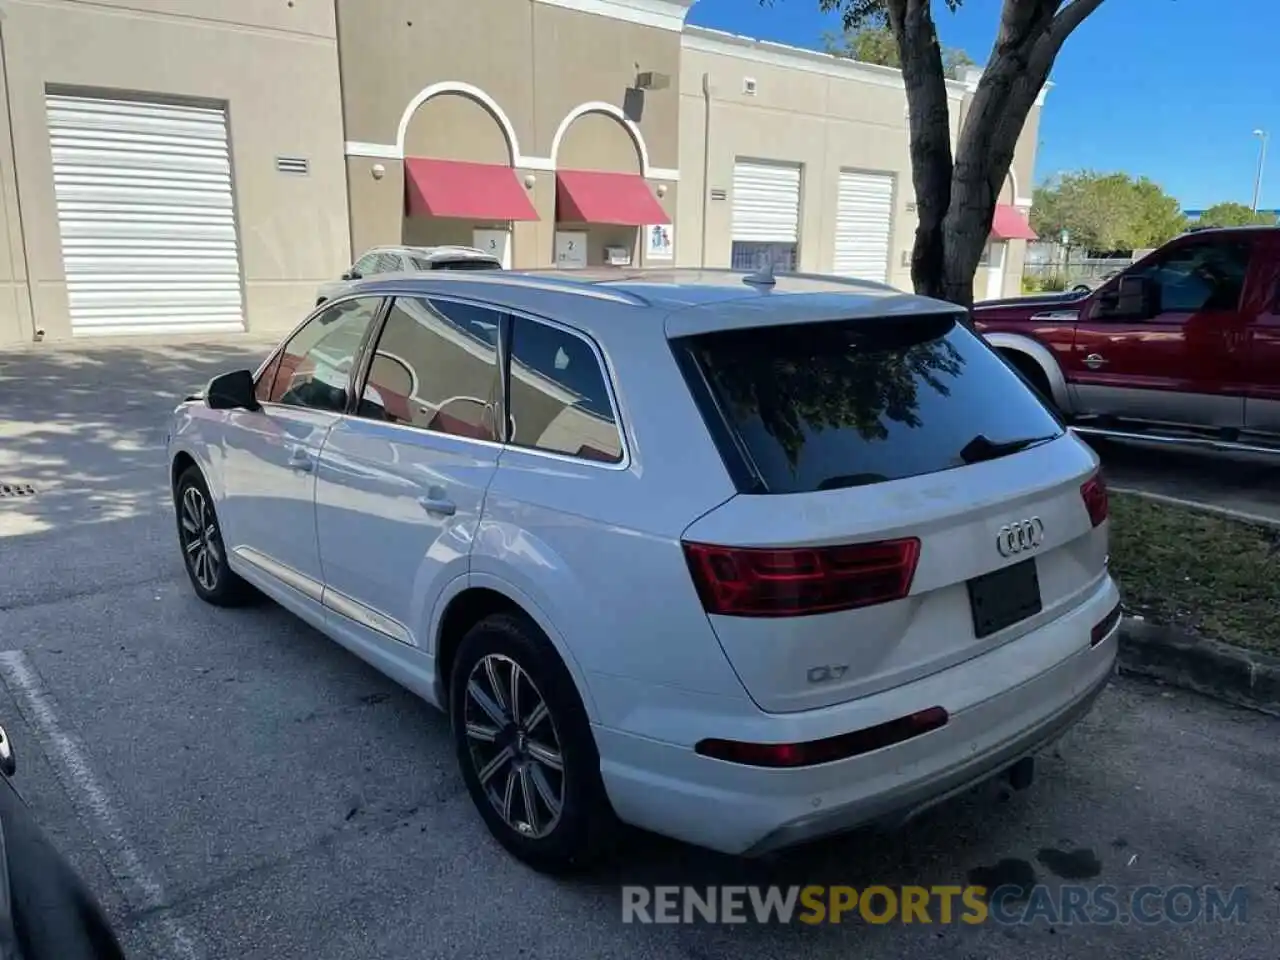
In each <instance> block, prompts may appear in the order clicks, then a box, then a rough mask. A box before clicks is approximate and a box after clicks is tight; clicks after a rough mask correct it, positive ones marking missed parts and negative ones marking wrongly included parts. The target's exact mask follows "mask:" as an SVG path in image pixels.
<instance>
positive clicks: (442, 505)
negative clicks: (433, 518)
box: [418, 495, 458, 517]
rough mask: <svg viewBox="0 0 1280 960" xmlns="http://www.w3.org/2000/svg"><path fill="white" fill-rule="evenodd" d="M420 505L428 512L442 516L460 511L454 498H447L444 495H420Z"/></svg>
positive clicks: (449, 515) (450, 515)
mask: <svg viewBox="0 0 1280 960" xmlns="http://www.w3.org/2000/svg"><path fill="white" fill-rule="evenodd" d="M418 506H420V507H422V509H423V510H425V511H427V513H433V514H436V515H437V516H441V517H452V516H453V515H454V514H455V513H457V512H458V505H457V504H456V503H454V502H453V501H452V500H446V499H445V498H444V496H443V495H441V496H439V497H433V496H426V497H419V498H418Z"/></svg>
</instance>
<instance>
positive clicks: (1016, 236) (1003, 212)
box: [991, 203, 1040, 240]
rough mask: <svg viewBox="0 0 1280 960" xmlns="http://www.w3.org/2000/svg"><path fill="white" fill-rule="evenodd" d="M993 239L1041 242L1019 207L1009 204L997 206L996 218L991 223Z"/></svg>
mask: <svg viewBox="0 0 1280 960" xmlns="http://www.w3.org/2000/svg"><path fill="white" fill-rule="evenodd" d="M991 237H992V239H995V240H1039V239H1040V238H1039V237H1037V236H1036V232H1035V231H1034V230H1032V229H1031V224H1029V223H1027V218H1026V217H1024V216H1023V215H1022V213H1021V211H1019V210H1018V208H1017V207H1013V206H1010V205H1009V204H1007V203H997V204H996V216H995V219H994V220H992V221H991Z"/></svg>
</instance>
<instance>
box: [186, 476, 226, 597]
mask: <svg viewBox="0 0 1280 960" xmlns="http://www.w3.org/2000/svg"><path fill="white" fill-rule="evenodd" d="M181 524H182V552H183V554H184V555H185V556H186V560H187V567H188V568H189V569H190V570H191V575H192V576H193V577H195V578H196V582H197V583H199V584H200V586H201V587H203V588H204V589H205V590H207V591H209V592H213V591H214V590H216V589H217V587H218V569H219V567H220V566H221V565H222V541H221V539H220V538H219V537H218V525H217V524H216V523H215V522H214V519H213V511H212V510H210V509H209V502H208V501H207V500H206V499H205V496H204V494H203V493H202V492H201V491H200V489H199V488H198V487H196V486H188V487H187V488H186V489H185V490H184V491H183V492H182V514H181Z"/></svg>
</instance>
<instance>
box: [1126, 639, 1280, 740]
mask: <svg viewBox="0 0 1280 960" xmlns="http://www.w3.org/2000/svg"><path fill="white" fill-rule="evenodd" d="M1119 660H1120V671H1121V672H1122V673H1129V674H1135V675H1137V676H1141V677H1150V678H1151V679H1153V680H1160V681H1163V682H1164V683H1167V684H1169V685H1170V686H1174V687H1181V688H1183V689H1184V690H1194V691H1196V692H1197V693H1203V694H1206V695H1207V696H1210V697H1215V698H1217V699H1219V700H1225V701H1227V702H1228V703H1234V704H1236V705H1237V706H1241V707H1249V708H1250V709H1252V710H1259V711H1261V712H1263V713H1268V714H1271V715H1273V716H1280V657H1273V656H1269V655H1268V654H1265V653H1255V652H1254V651H1252V650H1242V649H1240V648H1239V647H1232V646H1229V645H1228V644H1225V643H1219V642H1218V641H1216V640H1207V639H1205V638H1204V637H1198V636H1195V635H1194V634H1191V633H1187V632H1186V631H1183V630H1178V629H1177V628H1175V627H1166V626H1160V625H1158V624H1154V623H1148V622H1147V621H1145V620H1135V619H1133V618H1132V617H1125V618H1124V619H1123V620H1121V621H1120V653H1119Z"/></svg>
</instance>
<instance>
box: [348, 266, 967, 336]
mask: <svg viewBox="0 0 1280 960" xmlns="http://www.w3.org/2000/svg"><path fill="white" fill-rule="evenodd" d="M768 279H769V278H767V277H762V276H760V275H759V274H749V273H747V272H745V271H741V270H721V269H710V268H707V269H704V268H661V269H655V268H617V267H610V268H599V269H581V270H554V269H553V270H503V271H498V270H493V271H488V270H486V271H482V272H451V271H447V270H440V271H433V272H431V273H392V274H383V275H381V276H377V277H371V278H368V279H366V280H361V281H358V282H357V283H355V284H354V285H353V287H352V290H351V292H352V293H366V294H373V293H376V294H382V295H390V296H395V295H399V296H405V295H410V294H420V295H427V296H454V297H459V298H462V299H466V300H471V301H479V302H483V303H486V304H489V305H492V306H494V307H496V308H499V309H506V310H513V311H518V312H526V313H532V314H534V315H537V316H546V317H549V318H551V319H556V320H564V321H567V322H569V323H571V324H572V325H573V326H576V327H579V328H581V329H583V330H585V331H587V332H592V329H593V328H601V325H602V324H607V323H610V322H612V321H611V320H606V319H605V318H606V317H613V316H617V315H618V314H624V315H625V314H630V315H639V314H642V313H649V314H653V315H655V316H659V317H663V318H665V328H666V333H667V335H668V336H673V337H674V336H686V335H692V334H697V333H703V332H708V331H711V330H724V329H741V328H749V327H761V326H773V325H779V324H787V323H807V322H818V321H823V320H839V319H857V318H859V317H879V316H888V315H920V314H936V313H940V312H942V313H960V312H963V311H962V308H960V307H958V306H956V305H955V304H951V303H945V302H943V301H940V300H934V299H931V298H928V297H921V296H917V295H916V294H909V293H903V292H902V291H900V290H898V289H897V288H895V287H891V286H889V285H888V284H883V283H876V282H874V281H866V280H856V279H852V278H847V277H836V276H826V275H821V274H808V273H778V274H776V275H773V276H772V280H773V283H772V284H769V283H768V282H767V280H768ZM606 306H607V309H606ZM588 308H590V309H588Z"/></svg>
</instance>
